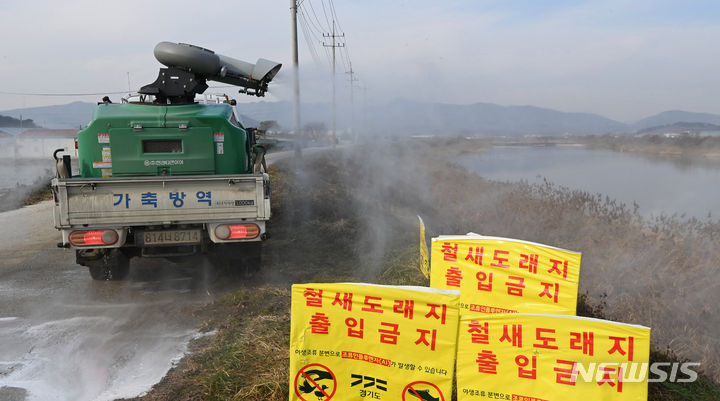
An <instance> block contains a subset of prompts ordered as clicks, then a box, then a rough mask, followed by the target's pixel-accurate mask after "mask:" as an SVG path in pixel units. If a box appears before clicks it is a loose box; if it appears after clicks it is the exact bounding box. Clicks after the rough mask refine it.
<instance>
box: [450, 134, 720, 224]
mask: <svg viewBox="0 0 720 401" xmlns="http://www.w3.org/2000/svg"><path fill="white" fill-rule="evenodd" d="M458 162H459V164H461V165H462V166H464V167H466V168H467V169H469V170H471V171H474V172H477V173H478V174H480V175H482V176H483V177H486V178H488V179H492V180H498V181H510V182H514V181H520V180H527V181H528V182H530V183H542V182H543V180H544V179H547V180H548V181H550V182H552V183H553V184H556V185H561V186H564V187H568V188H570V189H578V190H583V191H586V192H589V193H592V194H596V193H600V194H602V195H603V196H605V195H607V196H609V197H610V198H612V199H616V200H618V201H620V202H623V203H625V204H627V205H628V206H630V208H631V209H632V205H633V202H636V203H637V204H638V205H639V209H638V211H639V212H640V214H641V215H643V216H644V217H652V216H658V215H660V214H665V215H673V214H677V215H678V216H682V215H684V216H685V217H697V218H699V219H702V220H704V219H707V218H708V213H711V218H712V219H713V220H717V216H720V202H718V199H720V185H718V183H720V170H718V169H714V168H708V167H703V166H700V165H693V164H682V165H681V164H678V163H673V162H671V161H664V160H650V159H647V158H644V157H640V156H637V155H630V154H626V153H619V152H612V151H605V150H590V149H586V148H584V147H582V146H537V147H528V146H505V147H503V146H498V147H494V148H493V149H492V150H491V151H489V152H487V153H483V154H474V155H467V156H463V157H461V158H460V159H459V160H458Z"/></svg>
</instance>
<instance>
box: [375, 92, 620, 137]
mask: <svg viewBox="0 0 720 401" xmlns="http://www.w3.org/2000/svg"><path fill="white" fill-rule="evenodd" d="M374 115H375V118H376V122H378V123H379V124H380V127H378V128H385V130H387V131H388V132H407V133H414V134H440V135H458V134H460V135H508V136H521V135H562V134H565V133H570V134H573V135H587V134H605V133H616V132H624V131H626V130H627V126H626V125H625V124H622V123H619V122H617V121H613V120H610V119H608V118H605V117H602V116H599V115H596V114H590V113H566V112H561V111H556V110H550V109H543V108H539V107H534V106H499V105H496V104H491V103H475V104H471V105H454V104H442V103H420V102H411V101H406V100H396V101H393V102H391V103H389V104H387V105H385V106H382V107H378V108H376V109H375V110H374Z"/></svg>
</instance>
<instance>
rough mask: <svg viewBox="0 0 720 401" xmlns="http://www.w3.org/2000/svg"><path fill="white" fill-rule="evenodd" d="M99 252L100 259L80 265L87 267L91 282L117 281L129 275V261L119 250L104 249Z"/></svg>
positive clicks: (86, 261)
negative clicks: (100, 253) (100, 254)
mask: <svg viewBox="0 0 720 401" xmlns="http://www.w3.org/2000/svg"><path fill="white" fill-rule="evenodd" d="M101 252H102V256H101V257H100V258H98V259H95V260H85V261H83V262H84V263H81V264H84V265H85V266H87V267H88V270H89V271H90V277H92V278H93V280H100V281H117V280H122V279H124V278H125V277H127V275H128V273H130V259H128V258H127V257H126V256H125V255H124V254H123V253H122V252H121V251H120V250H119V249H105V250H102V251H101ZM78 259H79V257H78ZM78 262H80V261H78Z"/></svg>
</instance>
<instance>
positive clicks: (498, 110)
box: [0, 99, 720, 136]
mask: <svg viewBox="0 0 720 401" xmlns="http://www.w3.org/2000/svg"><path fill="white" fill-rule="evenodd" d="M95 106H96V105H95V104H94V103H86V102H73V103H70V104H66V105H59V106H46V107H34V108H28V109H15V110H8V111H0V115H7V116H11V117H13V118H17V117H18V116H19V115H20V114H22V116H23V119H26V118H27V119H32V120H34V122H35V124H36V125H38V126H42V127H45V128H56V129H60V128H65V129H68V128H71V129H77V128H78V127H80V126H85V125H87V124H88V122H90V119H91V117H92V112H93V110H94V108H95ZM238 109H239V111H240V114H241V116H240V120H241V122H242V123H243V124H244V125H245V126H248V127H255V126H257V125H258V124H259V122H261V121H265V120H275V121H277V122H278V123H279V124H280V125H281V126H282V127H284V128H285V129H291V128H292V126H293V119H292V110H293V107H292V104H291V103H290V102H266V101H261V102H252V103H239V104H238ZM351 116H352V114H351V113H350V110H349V109H348V107H347V106H346V105H338V110H337V128H338V130H345V129H347V128H349V127H350V126H351V120H352V117H351ZM301 120H302V122H303V124H307V123H324V124H325V126H326V127H328V128H330V127H331V124H332V107H331V105H330V104H329V103H311V104H303V105H302V116H301ZM354 121H355V127H356V128H357V130H358V132H364V133H371V134H375V135H398V136H406V135H444V136H456V135H464V136H475V135H478V136H481V135H493V136H497V135H505V136H524V135H563V134H566V133H567V134H572V135H588V134H606V133H612V134H618V133H632V132H636V131H639V130H643V129H647V128H650V127H658V126H665V125H672V124H676V123H679V122H686V123H705V124H716V125H720V115H715V114H708V113H691V112H686V111H667V112H664V113H660V114H658V115H656V116H652V117H648V118H645V119H643V120H640V121H638V122H637V123H634V124H624V123H621V122H618V121H614V120H611V119H609V118H605V117H603V116H600V115H597V114H591V113H567V112H562V111H557V110H551V109H545V108H540V107H534V106H500V105H497V104H492V103H475V104H469V105H457V104H445V103H427V102H415V101H409V100H400V99H398V100H393V101H390V102H387V103H370V104H369V105H368V106H367V108H365V109H363V108H362V107H360V106H359V105H358V106H357V107H356V110H355V114H354Z"/></svg>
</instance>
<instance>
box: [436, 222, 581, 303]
mask: <svg viewBox="0 0 720 401" xmlns="http://www.w3.org/2000/svg"><path fill="white" fill-rule="evenodd" d="M580 259H581V254H580V253H578V252H572V251H567V250H564V249H559V248H555V247H551V246H548V245H542V244H536V243H532V242H525V241H519V240H514V239H507V238H498V237H484V236H479V235H465V236H440V237H438V238H433V242H432V254H431V263H430V265H431V274H430V285H431V286H432V287H434V288H444V289H459V290H460V293H461V296H460V309H461V310H467V311H470V312H479V313H518V312H519V313H555V314H569V315H574V314H575V308H576V304H577V292H578V280H579V276H580Z"/></svg>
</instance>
